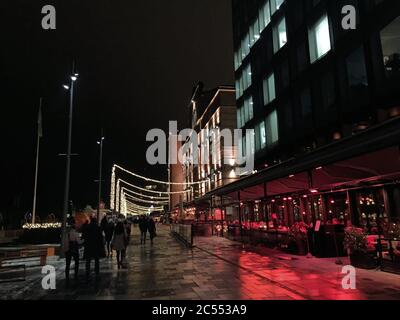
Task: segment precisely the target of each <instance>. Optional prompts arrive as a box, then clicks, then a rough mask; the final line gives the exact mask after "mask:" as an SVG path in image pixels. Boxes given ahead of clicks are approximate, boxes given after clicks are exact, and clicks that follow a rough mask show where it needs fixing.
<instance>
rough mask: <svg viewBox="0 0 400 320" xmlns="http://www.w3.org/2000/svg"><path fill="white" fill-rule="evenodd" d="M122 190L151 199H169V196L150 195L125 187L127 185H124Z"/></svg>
mask: <svg viewBox="0 0 400 320" xmlns="http://www.w3.org/2000/svg"><path fill="white" fill-rule="evenodd" d="M122 191H127V192H129V193H132V194H134V195H136V196H140V197H143V198H148V199H151V200H169V197H157V196H149V195H145V194H142V193H138V192H135V191H133V190H130V189H128V188H125V187H122Z"/></svg>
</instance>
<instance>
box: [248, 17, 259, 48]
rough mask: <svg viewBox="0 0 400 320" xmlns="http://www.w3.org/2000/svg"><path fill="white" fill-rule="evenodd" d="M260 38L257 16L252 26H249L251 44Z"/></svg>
mask: <svg viewBox="0 0 400 320" xmlns="http://www.w3.org/2000/svg"><path fill="white" fill-rule="evenodd" d="M258 39H260V25H259V21H258V18H257V19H256V20H255V21H254V22H253V24H252V26H251V27H250V42H251V45H252V46H253V45H254V44H255V43H256V42H257V40H258Z"/></svg>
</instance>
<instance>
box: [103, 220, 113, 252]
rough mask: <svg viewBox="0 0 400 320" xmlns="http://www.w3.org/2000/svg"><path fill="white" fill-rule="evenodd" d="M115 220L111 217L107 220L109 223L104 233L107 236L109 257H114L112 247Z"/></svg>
mask: <svg viewBox="0 0 400 320" xmlns="http://www.w3.org/2000/svg"><path fill="white" fill-rule="evenodd" d="M114 228H115V226H114V222H113V221H112V220H111V219H110V220H109V221H108V222H107V225H105V227H104V235H105V238H106V246H107V257H111V258H112V248H111V240H112V237H113V234H114Z"/></svg>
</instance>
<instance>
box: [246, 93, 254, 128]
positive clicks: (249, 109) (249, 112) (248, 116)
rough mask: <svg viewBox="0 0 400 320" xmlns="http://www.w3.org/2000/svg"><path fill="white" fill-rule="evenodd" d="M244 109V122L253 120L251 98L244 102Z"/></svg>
mask: <svg viewBox="0 0 400 320" xmlns="http://www.w3.org/2000/svg"><path fill="white" fill-rule="evenodd" d="M244 108H245V122H248V121H250V120H251V119H253V116H254V115H253V98H247V99H246V100H244Z"/></svg>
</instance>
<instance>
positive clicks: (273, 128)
mask: <svg viewBox="0 0 400 320" xmlns="http://www.w3.org/2000/svg"><path fill="white" fill-rule="evenodd" d="M266 133H267V146H268V147H271V146H273V145H274V144H275V143H276V142H278V140H279V133H278V115H277V112H276V110H275V111H273V112H272V113H270V114H269V115H268V117H267V119H266Z"/></svg>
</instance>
